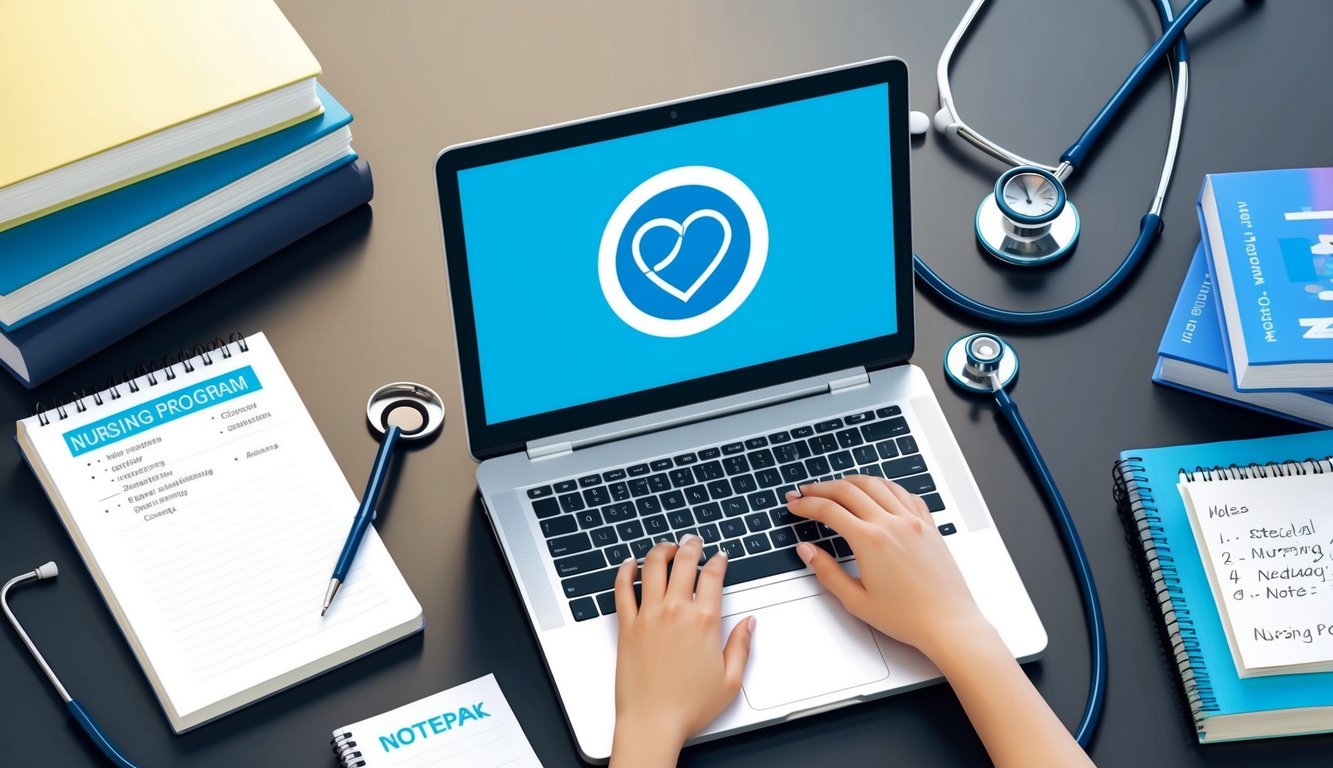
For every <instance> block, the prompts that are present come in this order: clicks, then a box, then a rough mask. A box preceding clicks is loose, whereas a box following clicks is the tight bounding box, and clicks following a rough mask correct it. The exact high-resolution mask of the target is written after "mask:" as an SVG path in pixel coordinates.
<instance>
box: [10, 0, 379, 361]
mask: <svg viewBox="0 0 1333 768" xmlns="http://www.w3.org/2000/svg"><path fill="white" fill-rule="evenodd" d="M319 74H320V68H319V63H318V62H317V61H316V60H315V57H314V56H313V55H312V54H311V52H310V50H309V49H308V48H307V47H306V45H305V43H304V42H303V41H302V40H301V38H300V36H299V35H298V34H297V33H296V31H295V30H294V29H292V26H291V24H289V23H288V21H287V19H286V18H285V17H284V16H283V15H282V12H281V11H279V10H278V8H277V7H276V6H275V5H274V4H273V2H272V0H198V1H194V0H192V1H191V2H178V1H177V0H125V1H124V2H115V3H105V2H100V1H99V0H59V1H58V2H35V3H16V4H12V7H11V8H10V14H9V18H7V19H6V21H5V23H4V24H3V25H0V104H3V105H4V118H3V119H0V364H3V366H4V367H5V368H6V369H7V370H9V372H10V373H12V374H14V376H15V377H16V378H18V379H19V381H21V382H23V384H24V385H26V386H28V387H33V386H36V385H37V384H40V383H42V382H43V381H46V380H47V379H49V378H51V377H52V376H54V375H55V374H57V373H59V372H61V371H63V370H65V369H66V368H68V367H70V366H72V365H74V364H76V363H78V362H79V361H81V360H83V359H85V358H86V357H88V356H89V355H91V354H93V353H94V352H97V351H98V350H100V349H102V348H104V347H106V346H107V345H109V344H111V343H113V342H115V341H116V340H118V339H120V338H123V337H124V336H126V335H128V334H129V333H131V332H133V331H134V330H136V329H138V328H140V327H142V326H143V325H145V324H147V323H149V322H151V321H152V320H155V319H156V318H158V317H160V316H162V315H164V314H166V313H167V312H168V311H170V310H172V309H174V308H175V307H177V306H180V305H181V304H183V303H185V302H187V301H189V300H190V299H192V298H194V297H195V296H197V295H199V294H200V293H203V292H204V291H206V290H208V289H209V288H211V287H213V286H214V285H216V284H218V283H220V282H222V281H223V280H225V279H227V278H228V277H231V276H232V275H234V274H236V273H238V272H240V271H242V270H244V269H246V268H247V267H249V266H251V265H253V264H255V263H256V262H258V261H259V260H261V259H263V258H264V257H265V256H267V255H269V254H271V253H273V252H275V251H277V250H279V249H281V248H283V247H284V246H286V245H288V244H289V243H291V242H293V241H295V240H297V239H299V238H301V237H303V236H304V235H306V234H308V233H309V232H311V231H313V230H315V229H317V228H319V227H321V226H323V225H324V224H326V223H328V222H329V221H332V220H333V219H335V218H337V217H339V216H341V215H342V214H344V213H346V212H348V211H350V210H351V209H353V208H355V207H357V206H359V205H361V204H364V203H365V202H367V201H369V200H370V197H371V194H372V182H371V177H370V169H369V167H368V166H367V165H366V164H365V163H364V161H361V160H359V159H358V158H357V155H356V153H355V152H354V151H353V150H352V146H351V141H352V134H351V130H350V129H349V127H348V126H349V124H350V123H351V121H352V116H351V115H350V114H348V112H347V110H346V109H344V108H343V107H342V105H340V104H339V103H338V102H337V101H335V100H334V99H333V97H332V96H330V95H329V93H328V92H327V91H325V90H324V89H323V88H322V87H321V86H320V85H319V83H318V82H317V81H316V77H317V76H318V75H319Z"/></svg>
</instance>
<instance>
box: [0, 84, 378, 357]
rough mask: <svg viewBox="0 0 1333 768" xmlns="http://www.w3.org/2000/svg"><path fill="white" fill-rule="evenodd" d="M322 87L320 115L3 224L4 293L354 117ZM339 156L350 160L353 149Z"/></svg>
mask: <svg viewBox="0 0 1333 768" xmlns="http://www.w3.org/2000/svg"><path fill="white" fill-rule="evenodd" d="M317 88H318V92H319V99H320V102H321V103H323V105H324V114H322V115H319V116H318V117H312V118H311V119H309V120H306V121H304V122H301V123H298V124H296V125H294V126H292V127H290V128H287V129H284V130H281V131H278V132H277V133H274V134H270V135H268V136H265V137H263V138H260V139H257V140H255V141H251V142H247V143H245V144H241V145H239V146H237V147H234V148H232V149H229V150H227V151H225V152H221V153H219V154H216V155H211V156H209V157H206V158H204V159H202V160H199V161H197V162H194V163H190V164H188V165H184V166H181V167H180V168H177V169H175V170H172V171H168V172H167V173H163V174H159V175H157V176H153V177H152V178H149V179H145V180H144V181H141V182H138V183H136V184H131V185H130V186H128V187H124V188H122V189H118V190H116V191H115V192H111V193H109V194H106V195H101V196H100V197H95V198H93V199H91V200H88V201H86V202H83V203H80V204H78V205H75V206H72V207H69V208H65V209H63V210H61V211H57V212H56V213H53V214H51V215H49V216H44V217H42V218H40V219H37V220H35V221H31V222H29V223H27V224H24V225H22V226H19V227H15V228H14V229H10V230H7V231H5V232H0V295H2V294H8V293H10V292H12V291H14V290H15V289H17V288H19V287H22V286H24V285H27V284H28V283H30V282H32V281H33V280H36V279H37V278H39V277H41V276H43V275H46V274H48V273H50V272H53V271H55V270H57V269H59V268H61V267H63V266H65V265H67V264H71V263H73V262H74V261H76V260H78V259H79V258H81V257H83V256H85V255H87V254H88V253H91V252H92V251H95V250H97V249H98V248H101V247H102V246H104V245H106V244H108V243H111V242H114V241H116V240H118V239H120V238H121V237H124V236H125V235H127V234H129V233H131V232H133V231H135V230H137V229H140V228H141V227H144V226H146V225H148V224H151V223H152V222H154V221H156V220H158V219H160V218H162V217H163V216H165V215H167V214H169V213H171V212H173V211H175V210H177V209H178V208H181V207H182V206H184V205H187V204H189V203H191V202H194V201H195V200H198V199H199V198H201V197H204V196H205V195H207V194H209V193H211V192H214V191H216V190H218V189H221V188H222V187H225V186H227V185H228V184H231V183H233V182H235V181H237V180H239V179H241V178H243V177H245V176H247V175H249V174H251V173H253V172H255V171H257V170H259V169H261V168H263V167H264V166H266V165H269V164H270V163H273V162H276V161H278V160H280V159H282V158H283V157H286V156H287V155H289V154H291V153H292V152H294V151H296V150H298V149H300V148H302V147H304V146H306V145H307V144H310V143H311V142H313V141H316V140H318V139H320V138H323V137H324V136H327V135H329V134H331V133H333V132H334V131H336V130H338V129H339V128H342V127H343V126H345V125H347V124H348V123H350V122H351V121H352V116H351V114H350V113H348V111H347V110H346V109H344V108H343V106H342V105H341V104H339V103H338V102H337V101H336V100H334V98H333V97H332V96H330V95H329V93H328V91H326V90H324V88H323V87H322V86H317ZM339 162H342V163H347V162H351V156H350V155H349V156H347V157H346V158H343V159H342V160H340V161H339ZM333 167H334V166H333V165H330V166H328V167H327V168H326V170H332V168H333ZM314 178H315V175H311V176H309V177H307V179H306V180H313V179H314ZM293 186H295V185H293ZM289 189H290V188H289ZM289 189H284V190H281V191H279V192H278V193H276V194H274V195H271V196H270V197H269V198H265V199H263V200H260V201H257V202H256V203H254V204H253V205H251V206H247V207H246V208H245V209H242V210H241V211H237V212H236V213H234V214H232V215H231V216H227V217H224V218H223V219H221V220H219V221H215V222H213V223H212V224H210V225H209V226H207V227H204V228H202V229H200V230H197V231H195V232H192V233H190V234H189V235H187V236H186V237H185V238H183V239H181V240H179V241H177V242H175V243H173V244H172V245H171V246H169V247H168V248H164V249H162V250H161V251H158V252H157V253H154V254H151V255H149V256H147V257H145V258H143V259H141V260H139V261H138V262H136V263H135V264H132V265H130V266H128V267H126V268H125V269H123V270H121V271H120V272H118V273H116V274H114V275H111V276H109V277H107V278H105V279H103V280H101V281H99V282H98V283H95V284H93V285H91V286H88V287H86V288H83V289H81V290H79V291H77V292H75V293H72V294H71V295H69V296H66V297H64V298H63V299H62V300H61V301H59V302H56V303H53V304H51V305H49V306H47V307H44V308H43V309H41V310H40V311H38V312H35V313H33V314H31V315H28V316H27V317H24V318H21V319H18V320H16V321H15V322H13V323H9V324H3V323H0V327H2V328H4V330H6V331H9V330H13V329H15V328H19V327H21V326H22V325H23V324H25V323H28V322H31V321H33V320H34V319H36V318H37V317H39V316H41V315H43V314H46V313H48V312H51V311H54V310H55V309H57V308H59V307H60V306H62V305H63V304H65V303H67V302H68V301H70V300H72V299H73V298H76V297H77V296H80V295H83V294H86V293H88V292H90V291H92V290H96V288H98V287H100V286H101V285H104V284H106V283H108V282H110V281H113V280H115V279H118V278H119V277H120V276H121V275H124V274H126V273H127V272H130V271H133V270H134V269H137V268H139V267H142V266H143V265H144V264H147V263H149V262H151V261H152V260H153V259H156V258H161V256H163V255H165V254H166V253H168V252H170V251H171V250H174V249H176V248H180V247H182V246H184V245H186V244H187V243H188V242H190V241H191V240H193V239H195V238H198V237H202V236H204V235H206V234H208V232H211V231H212V230H214V229H217V228H218V227H220V226H223V225H224V224H226V223H228V222H230V221H232V220H234V219H236V218H239V217H240V216H243V215H245V213H247V212H249V211H250V210H254V209H255V208H257V207H259V206H260V205H262V204H264V203H266V202H268V201H269V200H270V199H273V198H276V197H279V196H281V195H282V194H284V193H286V192H287V191H289Z"/></svg>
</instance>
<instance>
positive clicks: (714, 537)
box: [699, 524, 722, 544]
mask: <svg viewBox="0 0 1333 768" xmlns="http://www.w3.org/2000/svg"><path fill="white" fill-rule="evenodd" d="M699 538H701V539H703V540H704V543H705V544H716V543H717V542H719V541H721V540H722V532H721V531H719V530H718V529H717V526H716V525H711V524H710V525H701V526H699Z"/></svg>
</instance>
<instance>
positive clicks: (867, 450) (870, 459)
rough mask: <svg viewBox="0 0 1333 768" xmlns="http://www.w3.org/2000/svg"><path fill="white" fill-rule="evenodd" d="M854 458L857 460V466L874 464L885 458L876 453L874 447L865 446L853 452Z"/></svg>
mask: <svg viewBox="0 0 1333 768" xmlns="http://www.w3.org/2000/svg"><path fill="white" fill-rule="evenodd" d="M852 457H853V458H855V459H856V463H857V464H874V463H875V462H877V461H879V460H880V459H881V458H883V457H882V456H880V455H879V453H878V452H876V451H875V446H873V445H863V446H861V447H859V448H857V449H855V450H853V451H852Z"/></svg>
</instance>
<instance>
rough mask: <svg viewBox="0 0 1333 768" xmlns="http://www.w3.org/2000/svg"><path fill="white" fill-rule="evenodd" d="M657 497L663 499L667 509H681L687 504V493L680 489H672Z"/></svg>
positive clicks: (663, 504) (664, 506)
mask: <svg viewBox="0 0 1333 768" xmlns="http://www.w3.org/2000/svg"><path fill="white" fill-rule="evenodd" d="M657 498H659V499H661V500H662V506H663V508H665V509H680V508H681V507H683V506H685V494H683V493H681V492H680V491H671V492H670V493H664V494H662V495H661V496H658V497H657Z"/></svg>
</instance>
